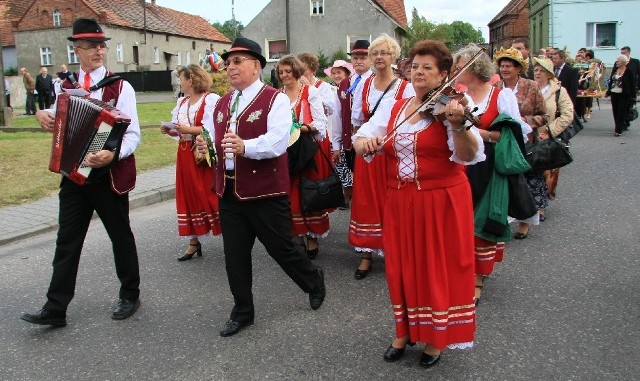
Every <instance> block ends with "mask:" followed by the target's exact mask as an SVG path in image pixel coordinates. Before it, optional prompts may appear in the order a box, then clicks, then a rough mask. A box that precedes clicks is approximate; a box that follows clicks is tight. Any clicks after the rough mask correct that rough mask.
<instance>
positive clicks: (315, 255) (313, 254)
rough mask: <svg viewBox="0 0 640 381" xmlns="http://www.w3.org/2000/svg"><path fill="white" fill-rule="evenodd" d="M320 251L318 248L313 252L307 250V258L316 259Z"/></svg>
mask: <svg viewBox="0 0 640 381" xmlns="http://www.w3.org/2000/svg"><path fill="white" fill-rule="evenodd" d="M318 251H319V248H318V247H316V248H315V249H313V250H307V257H308V258H309V259H316V257H317V256H318Z"/></svg>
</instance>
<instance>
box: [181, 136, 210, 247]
mask: <svg viewBox="0 0 640 381" xmlns="http://www.w3.org/2000/svg"><path fill="white" fill-rule="evenodd" d="M212 184H213V171H212V170H211V168H210V167H209V166H207V165H197V164H196V162H195V159H194V158H193V153H192V152H191V142H190V141H181V142H180V143H179V144H178V153H177V155H176V211H177V213H178V234H179V235H181V236H193V235H196V236H200V235H205V234H209V232H211V233H212V234H213V235H218V234H220V232H221V230H220V215H219V213H218V211H219V209H218V195H216V193H215V192H214V191H213V190H212V189H211V185H212Z"/></svg>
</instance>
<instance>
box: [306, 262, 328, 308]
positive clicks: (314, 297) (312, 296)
mask: <svg viewBox="0 0 640 381" xmlns="http://www.w3.org/2000/svg"><path fill="white" fill-rule="evenodd" d="M318 276H319V277H320V286H318V287H316V288H315V289H313V290H311V292H309V305H310V306H311V308H312V309H314V310H317V309H318V308H320V306H321V305H322V302H324V297H325V296H327V289H326V288H325V286H324V271H322V268H321V267H318Z"/></svg>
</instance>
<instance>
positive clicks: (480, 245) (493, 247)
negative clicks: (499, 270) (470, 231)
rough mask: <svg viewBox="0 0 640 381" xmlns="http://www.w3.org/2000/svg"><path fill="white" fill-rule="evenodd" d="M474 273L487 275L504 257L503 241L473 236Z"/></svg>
mask: <svg viewBox="0 0 640 381" xmlns="http://www.w3.org/2000/svg"><path fill="white" fill-rule="evenodd" d="M475 248H476V274H477V275H484V276H488V275H491V273H492V272H493V268H494V266H495V264H496V263H497V262H502V258H503V257H504V242H491V241H487V240H486V239H483V238H480V237H475Z"/></svg>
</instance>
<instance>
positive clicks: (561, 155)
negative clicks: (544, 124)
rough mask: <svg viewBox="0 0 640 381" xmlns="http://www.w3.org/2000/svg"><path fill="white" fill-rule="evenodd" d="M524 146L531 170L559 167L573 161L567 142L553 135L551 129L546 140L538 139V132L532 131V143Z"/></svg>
mask: <svg viewBox="0 0 640 381" xmlns="http://www.w3.org/2000/svg"><path fill="white" fill-rule="evenodd" d="M526 148H527V156H526V159H527V162H528V163H529V165H530V166H531V172H542V171H546V170H547V169H553V168H561V167H564V166H565V165H567V164H570V163H571V162H572V161H573V158H572V157H571V153H570V152H569V144H568V143H566V142H563V141H562V140H560V139H558V138H557V137H555V136H553V133H552V132H551V130H549V139H547V140H538V132H537V130H536V131H534V133H533V143H532V144H528V145H527V147H526Z"/></svg>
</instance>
